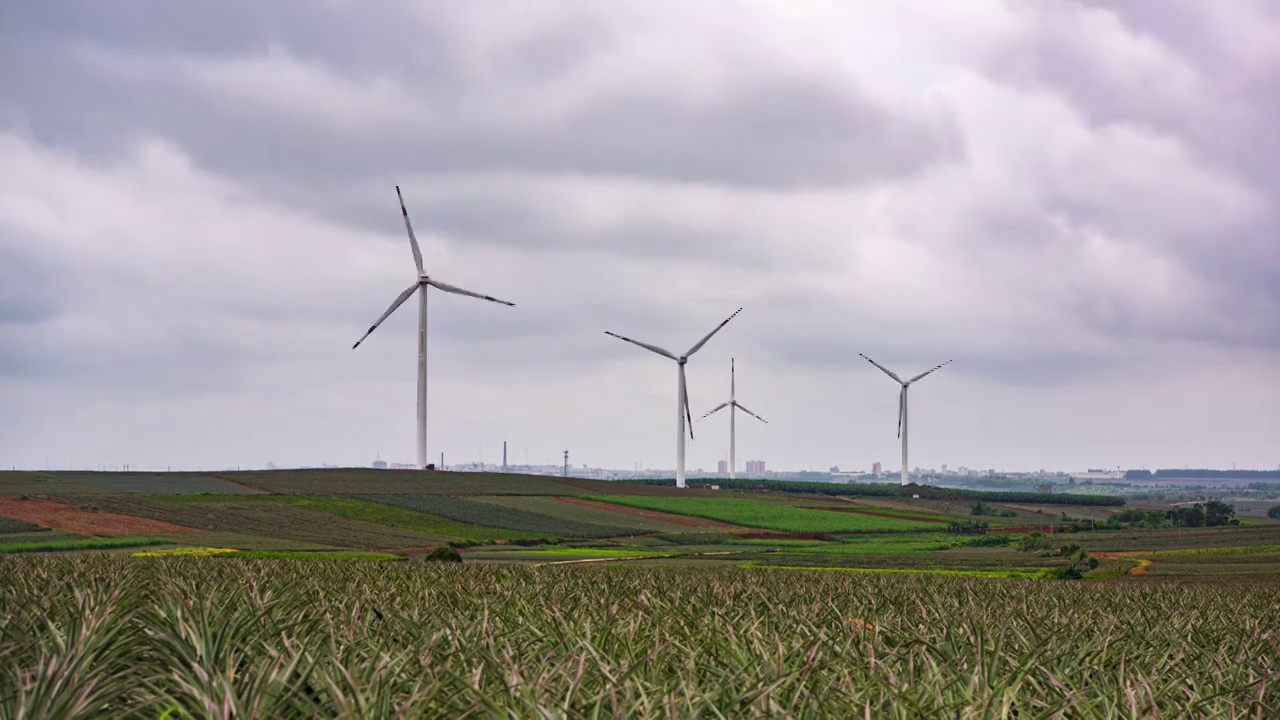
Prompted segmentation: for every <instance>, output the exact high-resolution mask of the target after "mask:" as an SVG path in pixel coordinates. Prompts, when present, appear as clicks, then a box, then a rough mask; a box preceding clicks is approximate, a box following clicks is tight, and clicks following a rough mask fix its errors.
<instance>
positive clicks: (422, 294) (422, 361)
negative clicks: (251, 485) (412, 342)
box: [351, 185, 515, 470]
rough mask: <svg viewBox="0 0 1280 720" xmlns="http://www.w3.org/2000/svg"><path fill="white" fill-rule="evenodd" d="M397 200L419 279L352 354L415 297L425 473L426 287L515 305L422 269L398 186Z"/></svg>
mask: <svg viewBox="0 0 1280 720" xmlns="http://www.w3.org/2000/svg"><path fill="white" fill-rule="evenodd" d="M396 197H397V198H399V199H400V214H401V215H403V216H404V229H405V230H406V231H408V233H409V249H411V250H413V264H414V265H416V266H417V268H418V279H417V280H415V281H414V282H413V284H412V285H410V286H409V287H408V288H406V289H405V291H404V292H402V293H400V297H398V298H396V299H395V301H394V302H392V303H391V307H389V308H387V311H386V312H384V313H382V317H380V318H378V319H377V321H376V322H374V323H373V324H372V325H370V326H369V329H368V330H367V331H365V334H364V335H363V336H361V338H360V339H359V340H357V341H356V344H355V345H352V346H351V349H352V350H354V349H356V348H358V347H360V343H362V342H364V340H365V338H367V337H369V335H370V334H371V333H373V331H374V330H377V329H378V326H379V325H381V324H382V322H383V321H384V320H386V319H387V318H388V317H391V313H393V312H395V311H396V308H398V307H400V306H401V305H403V304H404V301H405V300H408V299H409V296H411V295H413V294H414V293H418V469H420V470H426V469H427V287H428V286H430V287H433V288H435V289H437V290H443V291H445V292H447V293H453V294H455V295H466V296H467V297H473V298H480V299H481V300H488V301H489V302H495V303H498V304H499V305H509V306H512V307H515V303H511V302H507V301H506V300H499V299H498V298H495V297H490V296H488V295H481V294H480V293H473V292H471V291H470V290H463V289H462V288H460V287H454V286H453V285H447V284H445V283H442V282H440V281H439V280H436V279H434V278H432V277H430V276H429V275H427V273H426V271H425V270H423V269H422V250H420V249H419V248H418V238H417V237H416V236H415V235H414V234H413V224H412V223H410V222H409V211H408V210H406V209H405V207H404V196H403V195H401V194H400V186H399V185H397V186H396Z"/></svg>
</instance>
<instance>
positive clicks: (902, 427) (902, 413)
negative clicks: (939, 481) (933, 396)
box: [858, 353, 951, 485]
mask: <svg viewBox="0 0 1280 720" xmlns="http://www.w3.org/2000/svg"><path fill="white" fill-rule="evenodd" d="M858 354H859V355H862V353H858ZM862 359H863V360H866V361H867V362H869V363H871V364H872V365H875V366H876V367H878V368H880V369H881V370H883V371H884V374H885V375H888V376H889V377H891V378H893V380H894V382H896V383H898V384H899V385H901V386H902V391H901V392H899V393H898V437H900V438H902V484H903V485H907V484H910V481H909V480H908V479H907V388H908V387H910V386H911V383H913V382H917V381H919V380H922V379H924V376H926V375H928V374H929V373H931V372H934V371H935V370H940V369H942V368H944V367H946V366H947V365H950V364H951V361H950V360H948V361H946V362H944V363H942V364H941V365H936V366H934V367H932V368H930V369H928V370H926V371H924V372H922V373H920V374H919V375H917V376H915V377H913V378H911V379H910V380H903V379H902V378H900V377H898V375H897V373H895V372H894V371H892V370H890V369H889V368H887V367H885V366H883V365H881V364H880V363H878V362H876V361H875V360H872V359H871V358H869V357H867V356H866V355H862Z"/></svg>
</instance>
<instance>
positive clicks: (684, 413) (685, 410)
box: [604, 308, 742, 488]
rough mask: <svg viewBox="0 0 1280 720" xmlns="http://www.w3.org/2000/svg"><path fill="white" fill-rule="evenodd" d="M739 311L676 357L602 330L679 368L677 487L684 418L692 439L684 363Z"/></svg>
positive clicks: (681, 482)
mask: <svg viewBox="0 0 1280 720" xmlns="http://www.w3.org/2000/svg"><path fill="white" fill-rule="evenodd" d="M740 312H742V308H738V309H737V310H734V311H733V314H732V315H730V316H729V317H727V318H725V320H724V322H722V323H720V324H719V325H717V326H716V327H715V329H714V330H712V331H711V332H709V333H707V336H706V337H704V338H702V339H701V340H699V341H698V342H697V343H696V344H695V345H694V346H693V347H691V348H689V350H688V352H686V353H685V354H683V355H681V356H679V357H677V356H676V354H675V353H673V352H671V351H670V350H664V349H662V348H660V347H658V346H657V345H649V344H648V343H642V342H640V341H639V340H632V339H631V338H629V337H623V336H621V335H619V334H617V333H614V332H609V331H608V330H605V331H604V334H605V335H612V336H613V337H616V338H618V339H619V340H625V341H627V342H629V343H631V344H632V345H639V346H640V347H642V348H644V349H645V350H648V351H649V352H654V353H657V354H659V355H661V356H663V357H665V358H670V359H672V360H675V361H676V367H677V368H678V369H679V372H678V374H677V384H676V487H678V488H682V487H684V486H685V484H684V423H685V420H686V419H687V420H688V421H689V439H690V440H692V439H693V415H692V414H691V411H690V410H689V388H688V386H687V384H686V382H685V377H684V366H685V363H687V362H689V358H690V357H691V356H692V355H693V354H694V353H696V352H698V351H699V350H701V349H702V346H703V345H706V344H707V341H708V340H710V339H711V336H713V335H715V334H716V333H718V332H720V328H722V327H724V326H725V325H728V324H729V321H730V320H732V319H734V318H735V317H737V316H738V313H740Z"/></svg>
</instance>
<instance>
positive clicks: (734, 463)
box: [702, 358, 769, 480]
mask: <svg viewBox="0 0 1280 720" xmlns="http://www.w3.org/2000/svg"><path fill="white" fill-rule="evenodd" d="M735 386H736V382H735V380H734V369H733V358H729V402H722V403H720V404H719V405H717V406H715V407H713V408H711V409H710V410H708V411H707V414H706V415H703V416H702V419H704V420H705V419H706V418H709V417H711V416H712V415H714V414H716V413H717V412H719V411H721V410H723V409H725V408H729V479H730V480H732V479H733V478H734V477H736V474H735V473H736V472H737V470H738V456H737V422H736V419H737V418H736V413H735V412H734V411H735V410H741V411H742V412H744V413H746V414H748V415H750V416H751V417H753V418H755V419H757V420H759V421H760V422H762V423H764V424H766V425H768V424H769V421H768V420H765V419H764V418H762V417H760V416H759V415H757V414H755V413H753V412H751V411H750V410H748V409H746V408H745V407H743V405H742V404H741V403H739V402H738V393H737V388H736V387H735Z"/></svg>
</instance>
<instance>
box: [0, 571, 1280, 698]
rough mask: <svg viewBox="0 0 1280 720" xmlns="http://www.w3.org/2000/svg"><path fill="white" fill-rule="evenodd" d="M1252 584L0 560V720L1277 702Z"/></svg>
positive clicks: (1268, 632)
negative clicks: (22, 719) (1, 621)
mask: <svg viewBox="0 0 1280 720" xmlns="http://www.w3.org/2000/svg"><path fill="white" fill-rule="evenodd" d="M1277 613H1280V589H1277V586H1276V585H1274V584H1272V585H1252V584H1235V585H1221V586H1166V585H1160V584H1145V583H1144V584H1110V585H1103V584H1080V583H1051V582H1042V581H1024V580H987V579H977V578H968V577H962V576H945V575H914V574H882V573H851V572H808V571H804V572H802V571H794V570H754V569H741V568H731V569H690V568H681V569H674V568H672V569H667V568H640V567H625V566H622V567H599V566H597V567H590V566H582V567H545V568H536V569H533V568H511V567H505V568H504V567H484V566H473V565H470V564H465V563H464V564H462V565H452V566H447V567H446V566H436V565H424V564H420V563H360V562H340V561H325V560H318V561H315V562H307V563H298V562H290V561H282V560H211V559H209V558H164V559H159V560H157V559H133V558H120V557H109V556H75V557H68V556H58V557H36V556H21V557H2V558H0V617H4V618H5V623H4V624H3V625H0V717H57V718H67V719H71V720H75V719H77V718H96V717H114V718H130V717H138V718H155V717H158V716H161V715H166V714H167V717H169V718H184V717H192V718H193V717H422V716H430V717H570V718H579V717H584V718H585V717H600V716H608V717H689V718H701V717H708V718H709V717H734V718H753V717H783V716H790V717H863V716H871V717H878V718H906V717H911V718H918V717H947V718H994V717H1019V718H1047V717H1072V718H1113V717H1222V718H1232V717H1239V718H1244V717H1250V718H1252V717H1280V685H1277V684H1276V678H1277V675H1278V674H1280V657H1277V654H1276V652H1275V635H1274V633H1275V617H1276V616H1277Z"/></svg>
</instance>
